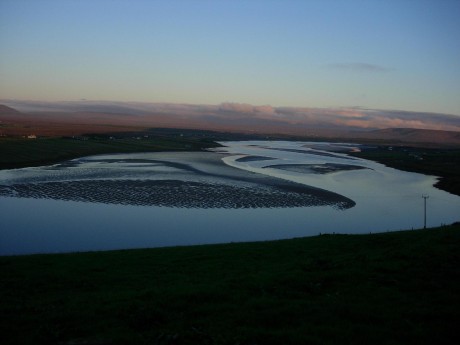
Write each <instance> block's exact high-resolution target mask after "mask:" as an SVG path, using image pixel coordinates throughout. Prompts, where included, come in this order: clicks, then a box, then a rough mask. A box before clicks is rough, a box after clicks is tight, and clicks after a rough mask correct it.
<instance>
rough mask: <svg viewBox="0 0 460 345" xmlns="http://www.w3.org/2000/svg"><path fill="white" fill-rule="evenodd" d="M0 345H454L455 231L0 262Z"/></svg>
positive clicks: (459, 256) (458, 294)
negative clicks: (0, 344)
mask: <svg viewBox="0 0 460 345" xmlns="http://www.w3.org/2000/svg"><path fill="white" fill-rule="evenodd" d="M0 272H1V274H0V296H1V303H0V342H1V343H2V344H68V345H70V344H232V345H234V344H458V343H460V334H459V332H458V320H460V308H459V307H460V226H459V225H458V224H457V225H454V226H449V227H443V228H437V229H430V230H417V231H405V232H394V233H382V234H373V235H322V236H317V237H311V238H301V239H293V240H283V241H273V242H259V243H240V244H225V245H207V246H193V247H177V248H158V249H148V250H145V249H144V250H126V251H112V252H93V253H79V254H61V255H54V254H53V255H32V256H18V257H0Z"/></svg>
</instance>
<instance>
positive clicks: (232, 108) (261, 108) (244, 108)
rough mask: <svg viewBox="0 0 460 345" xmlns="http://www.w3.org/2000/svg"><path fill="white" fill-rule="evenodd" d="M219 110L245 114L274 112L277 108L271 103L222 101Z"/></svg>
mask: <svg viewBox="0 0 460 345" xmlns="http://www.w3.org/2000/svg"><path fill="white" fill-rule="evenodd" d="M219 110H221V111H225V112H234V113H244V114H274V113H275V108H273V107H272V106H270V105H258V106H255V105H251V104H247V103H230V102H226V103H221V104H220V106H219Z"/></svg>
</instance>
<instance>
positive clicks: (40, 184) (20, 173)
mask: <svg viewBox="0 0 460 345" xmlns="http://www.w3.org/2000/svg"><path fill="white" fill-rule="evenodd" d="M221 158H222V155H219V154H217V153H210V152H200V153H195V152H194V153H192V152H190V153H141V154H123V155H105V156H93V157H86V158H82V159H77V160H73V161H68V162H64V163H62V164H58V165H54V166H50V167H39V168H28V169H18V170H15V171H14V173H11V174H9V175H8V173H7V174H6V178H2V180H1V181H2V182H1V185H0V196H10V197H20V198H47V199H55V200H71V201H82V202H96V203H106V204H122V205H142V206H165V207H184V208H235V209H236V208H281V207H283V208H285V207H309V206H331V207H333V208H336V209H347V208H350V207H353V206H354V205H355V203H354V202H353V201H352V200H350V199H348V198H346V197H344V196H341V195H339V194H336V193H333V192H329V191H326V190H322V189H317V188H313V187H308V186H305V185H302V184H298V183H295V182H290V181H285V180H282V179H278V178H274V177H270V176H265V175H261V174H254V173H251V172H247V171H243V170H240V169H236V168H233V167H229V166H227V165H225V164H224V163H223V162H222V161H221Z"/></svg>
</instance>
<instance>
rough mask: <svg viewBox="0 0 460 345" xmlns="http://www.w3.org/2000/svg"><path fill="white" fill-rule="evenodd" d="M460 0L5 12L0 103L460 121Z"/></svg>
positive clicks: (100, 3) (189, 2)
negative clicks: (296, 110)
mask: <svg viewBox="0 0 460 345" xmlns="http://www.w3.org/2000/svg"><path fill="white" fill-rule="evenodd" d="M459 16H460V1H459V0H452V1H450V0H432V1H423V0H395V1H391V0H386V1H383V0H382V1H372V0H365V1H351V0H348V1H345V0H343V1H338V0H337V1H334V0H318V1H308V0H299V1H294V0H291V1H289V0H287V1H286V0H285V1H281V0H280V1H269V0H264V1H262V0H259V1H258V0H246V1H235V0H228V1H225V0H221V1H218V0H216V1H205V0H182V1H179V0H168V1H154V0H153V1H147V0H146V1H140V0H129V1H128V0H126V1H122V0H118V1H117V0H105V1H104V0H79V1H76V0H75V1H70V0H53V1H45V0H0V52H1V54H0V99H20V100H26V99H29V100H47V101H58V100H59V101H60V100H79V99H86V100H114V101H139V102H172V103H191V104H219V103H221V102H237V103H250V104H255V105H264V104H269V105H272V106H293V107H325V108H327V107H353V106H360V107H365V108H372V109H394V110H396V109H397V110H409V111H421V112H439V113H448V114H454V115H460V20H459Z"/></svg>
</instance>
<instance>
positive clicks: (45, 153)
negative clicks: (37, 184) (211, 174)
mask: <svg viewBox="0 0 460 345" xmlns="http://www.w3.org/2000/svg"><path fill="white" fill-rule="evenodd" d="M138 138H139V139H138ZM216 146H218V145H217V144H215V143H213V142H209V141H206V140H201V139H197V138H190V139H189V138H166V137H148V138H145V137H137V136H136V137H122V138H119V139H110V137H109V136H104V137H96V136H93V137H80V138H77V139H74V138H39V139H14V138H1V139H0V169H13V168H22V167H28V166H39V165H46V164H53V163H57V162H61V161H64V160H68V159H73V158H77V157H83V156H89V155H96V154H105V153H128V152H152V151H194V150H195V151H196V150H201V149H203V148H208V147H216Z"/></svg>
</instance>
